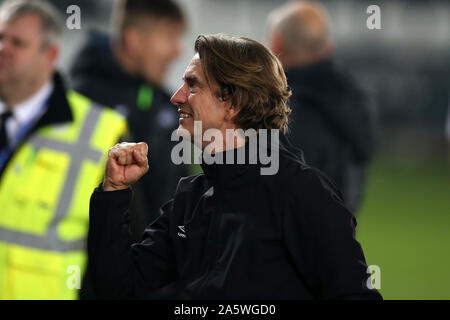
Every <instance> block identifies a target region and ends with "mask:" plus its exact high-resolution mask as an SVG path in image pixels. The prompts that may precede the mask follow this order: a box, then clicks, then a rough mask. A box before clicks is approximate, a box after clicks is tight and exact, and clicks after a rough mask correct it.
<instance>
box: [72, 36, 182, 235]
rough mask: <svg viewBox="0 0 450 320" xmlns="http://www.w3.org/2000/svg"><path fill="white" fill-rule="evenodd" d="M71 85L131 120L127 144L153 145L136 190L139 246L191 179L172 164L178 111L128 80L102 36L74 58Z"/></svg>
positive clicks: (159, 94) (158, 95)
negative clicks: (179, 188) (163, 209)
mask: <svg viewBox="0 0 450 320" xmlns="http://www.w3.org/2000/svg"><path fill="white" fill-rule="evenodd" d="M71 81H72V85H73V87H74V88H75V89H76V90H77V91H78V92H80V93H82V94H83V95H85V96H87V97H89V98H91V99H92V100H94V101H96V102H98V103H101V104H102V105H105V106H108V107H111V108H114V109H116V110H117V111H119V112H122V113H125V114H126V115H127V120H128V126H129V136H128V137H125V138H124V140H125V139H126V140H128V141H136V142H140V141H144V142H146V143H147V144H148V145H149V164H150V170H149V172H148V174H147V175H146V176H145V177H144V178H143V179H141V180H140V181H139V183H138V184H137V185H136V186H135V188H134V190H135V194H134V199H133V204H132V205H133V207H132V211H131V214H132V217H133V224H132V231H133V238H134V240H135V241H137V240H138V239H139V238H140V236H141V235H142V232H143V230H144V228H145V226H147V224H148V223H149V222H150V221H152V220H153V219H154V218H155V217H156V216H154V215H153V216H152V215H151V214H154V213H156V212H158V209H159V207H160V206H161V205H162V204H163V203H164V201H166V200H167V199H168V198H170V197H171V196H172V194H173V192H174V190H175V187H176V185H177V182H178V180H179V179H180V178H181V177H183V176H186V175H188V171H187V168H186V166H183V165H178V166H177V165H174V164H173V162H172V161H171V158H170V153H171V150H172V147H173V145H174V143H172V142H171V141H170V137H171V134H172V132H173V131H174V130H175V129H176V128H177V127H178V113H177V109H176V108H175V107H174V106H173V105H171V104H170V97H169V96H168V95H167V94H166V93H165V92H164V91H163V90H162V89H160V88H157V87H155V86H152V85H150V84H148V83H146V82H145V81H143V80H142V79H139V78H134V77H131V76H129V75H127V74H125V73H124V72H123V71H122V70H121V69H120V67H119V65H118V64H117V62H116V60H115V58H114V56H113V54H112V50H111V45H110V39H109V38H108V37H107V36H106V35H104V34H102V33H99V32H95V31H92V32H90V33H89V35H88V38H87V40H86V43H85V44H84V46H82V48H81V50H80V52H79V53H78V54H77V56H76V57H75V59H74V63H73V66H72V68H71ZM142 88H144V89H147V91H148V94H150V96H147V99H143V100H142V99H140V98H139V92H140V90H141V89H142ZM145 102H149V104H148V105H145ZM143 103H144V104H143Z"/></svg>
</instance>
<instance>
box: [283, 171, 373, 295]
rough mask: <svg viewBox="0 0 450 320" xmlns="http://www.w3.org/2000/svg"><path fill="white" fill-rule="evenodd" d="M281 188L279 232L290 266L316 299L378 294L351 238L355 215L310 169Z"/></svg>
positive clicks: (353, 235)
mask: <svg viewBox="0 0 450 320" xmlns="http://www.w3.org/2000/svg"><path fill="white" fill-rule="evenodd" d="M286 192H287V195H288V197H287V201H286V203H285V210H284V212H283V218H282V219H283V221H282V225H283V235H284V239H285V242H286V245H287V248H288V252H289V254H290V255H291V257H292V259H293V262H294V264H295V267H296V269H297V270H298V272H299V274H300V276H301V277H302V278H303V280H304V282H305V284H306V285H307V287H308V288H309V289H310V291H311V292H312V293H313V295H314V296H315V297H316V298H318V299H381V295H380V294H379V293H378V291H377V290H376V289H369V288H368V286H367V279H368V277H369V274H368V273H367V265H366V261H365V258H364V254H363V251H362V248H361V246H360V244H359V242H358V241H357V240H356V239H355V227H356V220H355V217H354V216H353V215H352V214H351V213H350V211H348V210H347V209H346V208H345V207H344V206H343V204H342V200H341V196H340V193H339V192H338V191H337V190H336V189H335V188H334V187H333V186H332V184H331V183H330V182H329V181H328V180H327V178H326V177H325V176H324V175H322V174H321V173H320V172H319V171H316V170H315V169H306V170H304V171H302V174H299V175H296V178H295V179H292V183H291V185H290V188H289V189H288V191H286Z"/></svg>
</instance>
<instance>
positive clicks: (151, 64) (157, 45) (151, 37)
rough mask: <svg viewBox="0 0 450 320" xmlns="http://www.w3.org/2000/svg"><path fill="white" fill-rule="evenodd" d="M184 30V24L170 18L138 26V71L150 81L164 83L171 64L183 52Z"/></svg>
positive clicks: (158, 83)
mask: <svg viewBox="0 0 450 320" xmlns="http://www.w3.org/2000/svg"><path fill="white" fill-rule="evenodd" d="M183 32H184V26H183V25H182V24H181V23H179V22H176V21H173V20H170V19H161V20H158V21H156V22H153V23H152V22H150V23H148V24H147V25H145V26H141V27H140V28H138V33H137V37H138V43H139V45H138V47H137V50H136V51H137V53H136V57H137V60H138V67H139V71H138V72H140V73H141V76H143V77H144V78H145V79H146V80H147V81H148V82H150V83H153V84H156V85H162V83H163V81H164V79H165V76H166V74H167V71H168V68H169V66H170V64H171V63H172V62H173V61H174V60H175V59H176V58H177V57H178V55H179V54H180V52H181V48H182V43H181V42H182V35H183Z"/></svg>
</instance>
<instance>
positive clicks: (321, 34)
mask: <svg viewBox="0 0 450 320" xmlns="http://www.w3.org/2000/svg"><path fill="white" fill-rule="evenodd" d="M268 22H269V46H270V48H271V50H272V51H273V52H274V53H275V54H276V55H277V57H278V58H279V59H280V61H281V62H282V64H283V66H284V68H285V71H286V77H287V80H288V83H289V86H290V87H291V89H292V91H293V95H292V98H291V107H292V115H291V125H290V128H289V129H290V133H289V135H288V136H287V137H288V140H289V142H290V143H291V144H292V145H293V146H294V147H296V148H299V149H301V150H302V151H303V153H304V157H305V160H306V162H307V163H308V164H310V165H312V166H314V167H317V168H319V169H320V170H322V171H324V172H325V173H326V174H327V175H328V176H329V177H330V178H331V179H332V180H333V181H334V183H335V184H336V185H337V187H338V188H339V189H340V190H341V191H342V192H343V195H344V199H345V203H346V205H347V206H348V207H349V208H350V210H351V211H352V212H353V213H356V211H357V209H358V205H359V203H360V201H361V197H362V193H363V190H364V185H365V175H366V167H367V164H368V162H369V160H370V158H371V157H372V154H373V150H374V119H373V115H372V113H371V108H370V106H369V103H368V99H367V97H366V96H365V94H364V93H363V91H362V90H361V89H360V88H359V86H358V85H357V84H356V83H355V82H354V81H353V80H352V78H350V76H349V75H347V74H346V73H344V72H343V71H342V70H340V69H339V68H338V67H337V66H336V65H335V63H334V62H333V61H332V55H333V46H332V43H331V41H330V38H329V26H328V18H327V15H326V12H325V10H324V8H322V7H321V6H320V5H318V4H317V3H315V2H313V1H293V2H288V3H287V4H285V5H283V6H282V7H280V8H277V9H275V10H274V11H272V12H271V14H270V16H269V18H268Z"/></svg>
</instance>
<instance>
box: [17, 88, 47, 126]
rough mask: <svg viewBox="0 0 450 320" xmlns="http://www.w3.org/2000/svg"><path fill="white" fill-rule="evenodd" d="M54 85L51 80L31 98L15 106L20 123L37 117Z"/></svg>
mask: <svg viewBox="0 0 450 320" xmlns="http://www.w3.org/2000/svg"><path fill="white" fill-rule="evenodd" d="M53 87H54V85H53V82H52V81H49V82H47V83H46V84H45V85H43V86H42V87H41V88H40V89H39V90H38V91H37V92H36V93H35V94H33V95H32V96H31V97H30V98H28V99H27V100H25V101H23V102H21V103H19V104H17V105H15V106H14V108H13V115H14V118H16V119H17V121H18V122H19V123H20V124H23V123H25V122H27V121H30V120H31V119H34V118H35V117H37V116H38V114H39V113H40V112H41V111H42V107H43V105H44V104H45V103H46V101H47V99H48V97H49V96H50V94H51V92H52V91H53Z"/></svg>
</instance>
